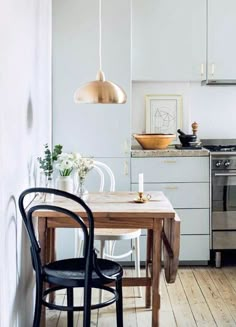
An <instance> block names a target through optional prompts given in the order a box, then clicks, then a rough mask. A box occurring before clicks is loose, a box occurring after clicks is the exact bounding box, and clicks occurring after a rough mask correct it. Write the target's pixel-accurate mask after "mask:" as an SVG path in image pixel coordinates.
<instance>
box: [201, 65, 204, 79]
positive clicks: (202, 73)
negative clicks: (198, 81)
mask: <svg viewBox="0 0 236 327" xmlns="http://www.w3.org/2000/svg"><path fill="white" fill-rule="evenodd" d="M203 75H204V64H201V76H202V77H203Z"/></svg>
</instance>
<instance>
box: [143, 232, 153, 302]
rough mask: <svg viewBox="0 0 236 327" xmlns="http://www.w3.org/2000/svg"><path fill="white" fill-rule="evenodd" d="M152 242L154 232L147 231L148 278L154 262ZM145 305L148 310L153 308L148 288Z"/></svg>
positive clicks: (148, 287) (149, 288)
mask: <svg viewBox="0 0 236 327" xmlns="http://www.w3.org/2000/svg"><path fill="white" fill-rule="evenodd" d="M152 242H153V231H152V230H151V229H148V230H147V252H146V277H147V278H148V277H149V268H150V265H151V261H152ZM145 302H146V303H145V305H146V308H150V307H151V287H150V286H146V294H145Z"/></svg>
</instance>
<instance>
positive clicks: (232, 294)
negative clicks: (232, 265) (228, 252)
mask: <svg viewBox="0 0 236 327" xmlns="http://www.w3.org/2000/svg"><path fill="white" fill-rule="evenodd" d="M208 273H209V274H210V276H211V279H212V280H213V282H214V284H215V286H216V288H217V289H218V291H219V293H220V295H221V298H222V299H223V301H224V303H225V304H226V306H227V308H228V310H229V312H230V314H231V316H232V317H233V319H234V322H235V323H236V291H235V290H234V289H233V288H232V286H231V284H230V283H229V281H228V279H227V277H226V275H225V274H224V272H223V271H222V270H221V269H216V268H215V269H209V270H208Z"/></svg>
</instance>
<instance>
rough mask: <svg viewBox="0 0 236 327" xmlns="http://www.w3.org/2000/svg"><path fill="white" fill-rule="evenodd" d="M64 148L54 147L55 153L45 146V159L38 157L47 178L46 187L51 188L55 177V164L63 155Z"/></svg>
mask: <svg viewBox="0 0 236 327" xmlns="http://www.w3.org/2000/svg"><path fill="white" fill-rule="evenodd" d="M62 148H63V146H62V145H60V144H57V145H55V146H54V149H53V151H51V150H50V148H49V146H48V144H45V145H44V157H38V158H37V159H38V161H39V165H40V166H39V168H41V169H42V171H43V172H44V176H45V186H46V187H48V186H51V181H52V179H53V178H52V177H53V163H54V161H56V160H57V158H58V156H59V155H60V154H61V153H62Z"/></svg>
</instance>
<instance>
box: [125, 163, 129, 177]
mask: <svg viewBox="0 0 236 327" xmlns="http://www.w3.org/2000/svg"><path fill="white" fill-rule="evenodd" d="M124 175H125V176H128V175H129V164H128V161H127V160H125V161H124Z"/></svg>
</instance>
